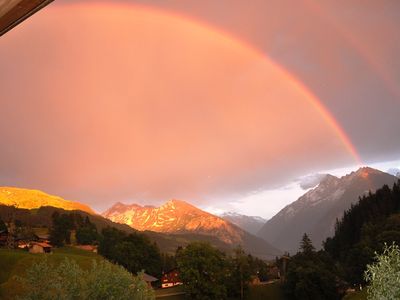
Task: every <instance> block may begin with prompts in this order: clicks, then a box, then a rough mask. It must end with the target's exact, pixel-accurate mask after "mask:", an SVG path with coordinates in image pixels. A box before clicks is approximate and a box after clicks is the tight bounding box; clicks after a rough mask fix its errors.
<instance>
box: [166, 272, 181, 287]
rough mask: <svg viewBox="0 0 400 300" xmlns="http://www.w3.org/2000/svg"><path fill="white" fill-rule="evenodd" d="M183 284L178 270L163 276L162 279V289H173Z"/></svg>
mask: <svg viewBox="0 0 400 300" xmlns="http://www.w3.org/2000/svg"><path fill="white" fill-rule="evenodd" d="M181 284H183V283H182V281H181V280H180V278H179V272H178V270H177V269H172V270H171V271H169V272H165V273H164V274H163V275H162V278H161V287H162V288H168V287H173V286H176V285H181Z"/></svg>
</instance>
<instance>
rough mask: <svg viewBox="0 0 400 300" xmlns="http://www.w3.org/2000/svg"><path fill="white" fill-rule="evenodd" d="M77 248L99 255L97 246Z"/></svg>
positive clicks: (80, 246) (79, 246) (77, 246)
mask: <svg viewBox="0 0 400 300" xmlns="http://www.w3.org/2000/svg"><path fill="white" fill-rule="evenodd" d="M75 248H78V249H81V250H85V251H90V252H94V253H97V246H96V245H76V246H75ZM149 276H150V275H149ZM157 280H158V279H157Z"/></svg>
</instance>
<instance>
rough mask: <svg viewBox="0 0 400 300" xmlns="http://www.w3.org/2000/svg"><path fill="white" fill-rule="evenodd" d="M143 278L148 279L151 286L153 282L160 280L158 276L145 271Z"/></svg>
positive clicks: (147, 281)
mask: <svg viewBox="0 0 400 300" xmlns="http://www.w3.org/2000/svg"><path fill="white" fill-rule="evenodd" d="M143 280H144V281H146V283H147V285H148V286H149V287H151V284H152V283H153V282H156V281H158V278H155V277H153V276H151V275H149V274H146V273H143Z"/></svg>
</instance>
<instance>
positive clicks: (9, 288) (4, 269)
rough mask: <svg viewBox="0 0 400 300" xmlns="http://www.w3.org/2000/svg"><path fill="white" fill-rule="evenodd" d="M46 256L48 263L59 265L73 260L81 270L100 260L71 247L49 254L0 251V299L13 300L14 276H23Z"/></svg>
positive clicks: (15, 289)
mask: <svg viewBox="0 0 400 300" xmlns="http://www.w3.org/2000/svg"><path fill="white" fill-rule="evenodd" d="M44 255H46V256H47V257H48V259H49V261H50V262H52V263H55V264H57V263H60V262H61V261H63V260H64V258H65V257H68V258H69V259H73V260H75V261H76V262H77V263H78V264H79V265H80V266H81V267H82V268H85V269H87V268H89V267H90V266H91V264H92V261H93V260H101V259H102V258H101V256H99V255H97V254H96V253H93V252H89V251H84V250H80V249H76V248H72V247H64V248H60V249H54V251H53V253H51V254H31V253H29V252H27V251H23V250H7V249H0V299H13V298H15V295H16V294H15V293H16V292H17V291H18V282H17V281H16V280H15V278H14V276H16V275H17V276H24V274H25V271H26V269H27V268H29V267H30V266H31V265H32V264H33V263H34V262H35V261H38V260H39V259H40V258H41V257H43V256H44Z"/></svg>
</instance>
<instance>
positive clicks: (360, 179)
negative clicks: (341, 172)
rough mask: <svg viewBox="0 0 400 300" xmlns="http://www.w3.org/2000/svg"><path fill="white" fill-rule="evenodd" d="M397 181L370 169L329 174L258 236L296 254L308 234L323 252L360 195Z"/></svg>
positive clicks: (287, 207)
mask: <svg viewBox="0 0 400 300" xmlns="http://www.w3.org/2000/svg"><path fill="white" fill-rule="evenodd" d="M397 180H398V178H397V177H395V176H393V175H390V174H387V173H384V172H381V171H379V170H375V169H372V168H368V167H364V168H360V169H359V170H357V171H355V172H352V173H350V174H348V175H346V176H343V177H341V178H338V177H335V176H332V175H326V176H325V177H324V178H323V179H322V181H321V182H320V183H319V185H318V186H317V187H315V188H314V189H312V190H310V191H308V192H307V193H305V194H304V195H303V196H301V197H300V198H299V199H298V200H297V201H295V202H293V203H291V204H289V205H287V206H286V207H285V208H283V209H282V210H281V211H280V212H279V213H278V214H276V215H275V216H274V217H272V218H271V219H270V220H268V221H267V223H266V224H265V225H264V226H263V227H262V228H261V230H260V231H259V232H258V236H260V237H262V238H264V239H265V240H267V241H269V242H270V243H271V244H273V245H274V246H276V247H278V248H280V249H282V250H283V251H288V252H290V253H295V252H296V251H297V250H298V248H299V242H300V240H301V238H302V235H303V234H304V233H307V234H308V235H309V237H310V238H311V240H312V241H313V244H314V246H315V247H316V248H317V249H319V248H321V246H322V242H323V241H324V240H325V239H326V238H327V237H330V236H332V235H333V233H334V228H335V224H336V220H337V219H340V218H341V217H342V216H343V213H344V211H345V210H347V209H349V208H350V206H351V205H352V204H354V203H356V202H358V200H359V197H360V196H363V195H365V194H367V193H368V192H369V191H375V190H376V189H378V188H380V187H382V186H383V185H385V184H387V185H390V186H391V185H393V183H395V182H397Z"/></svg>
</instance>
